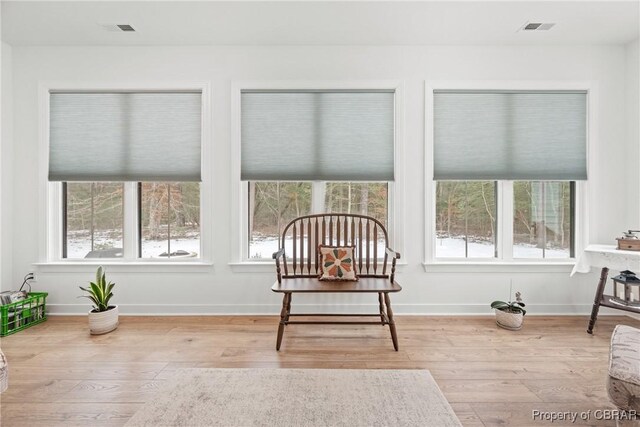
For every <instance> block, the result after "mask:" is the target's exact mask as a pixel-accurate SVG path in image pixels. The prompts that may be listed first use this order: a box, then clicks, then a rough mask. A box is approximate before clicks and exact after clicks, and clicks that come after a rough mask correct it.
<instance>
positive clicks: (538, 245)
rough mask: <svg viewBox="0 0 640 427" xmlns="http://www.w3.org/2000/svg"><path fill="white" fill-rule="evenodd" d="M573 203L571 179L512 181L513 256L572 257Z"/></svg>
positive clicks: (573, 184)
mask: <svg viewBox="0 0 640 427" xmlns="http://www.w3.org/2000/svg"><path fill="white" fill-rule="evenodd" d="M574 206H575V183H574V182H546V181H537V182H536V181H516V182H514V183H513V257H514V258H570V257H573V256H574V236H573V235H574V229H575V226H574V221H573V217H574Z"/></svg>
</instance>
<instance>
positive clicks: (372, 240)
mask: <svg viewBox="0 0 640 427" xmlns="http://www.w3.org/2000/svg"><path fill="white" fill-rule="evenodd" d="M381 243H384V246H382V248H380V249H379V248H378V245H379V244H381ZM318 245H335V246H355V247H356V254H355V267H356V272H357V274H358V277H359V279H360V280H359V281H357V282H331V281H320V280H319V279H318V276H319V275H320V265H319V264H320V262H319V252H318ZM389 258H390V259H391V268H390V272H389V268H388V264H389ZM273 259H275V261H276V273H277V277H278V280H277V281H276V283H275V284H274V285H273V287H272V288H271V290H272V291H274V292H280V293H282V294H284V295H283V298H282V310H281V312H280V324H279V326H278V337H277V341H276V350H280V344H281V343H282V337H283V334H284V328H285V326H286V325H293V324H298V325H303V324H304V325H309V324H316V325H322V324H324V325H336V324H343V325H383V326H384V325H389V330H390V332H391V339H392V341H393V347H394V348H395V350H396V351H398V335H397V333H396V325H395V321H394V320H393V311H392V309H391V301H390V298H389V294H390V293H391V292H399V291H400V290H402V287H401V286H400V285H399V284H397V283H396V282H395V271H396V261H397V260H398V259H400V254H399V253H397V252H394V251H393V250H391V249H390V248H389V237H388V235H387V230H386V229H385V227H384V225H382V223H381V222H380V221H378V220H376V219H374V218H371V217H369V216H365V215H357V214H342V213H341V214H318V215H306V216H302V217H299V218H296V219H294V220H293V221H291V222H290V223H289V224H288V225H287V226H286V227H285V228H284V231H283V232H282V236H281V239H280V249H279V250H278V252H275V253H274V254H273ZM323 292H352V293H373V294H378V305H379V313H375V314H342V313H331V314H294V313H291V299H292V296H293V294H295V293H323ZM300 316H305V317H322V316H330V317H336V316H349V317H359V316H373V317H379V318H380V320H379V321H334V320H327V321H317V320H298V321H294V320H289V319H290V318H291V317H300Z"/></svg>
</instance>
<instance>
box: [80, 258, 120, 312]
mask: <svg viewBox="0 0 640 427" xmlns="http://www.w3.org/2000/svg"><path fill="white" fill-rule="evenodd" d="M105 275H106V274H105V273H104V271H103V269H102V267H98V271H96V281H95V282H90V283H89V287H88V288H83V287H82V286H80V289H82V290H83V291H85V292H86V293H87V294H89V295H81V296H79V297H78V298H89V299H90V300H91V302H93V311H94V312H102V311H107V310H109V308H110V306H109V301H110V300H111V297H113V292H112V290H113V287H114V286H115V285H116V284H115V283H112V282H108V283H107V279H106V277H105Z"/></svg>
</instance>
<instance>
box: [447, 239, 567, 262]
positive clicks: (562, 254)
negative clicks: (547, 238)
mask: <svg viewBox="0 0 640 427" xmlns="http://www.w3.org/2000/svg"><path fill="white" fill-rule="evenodd" d="M468 249H469V258H493V256H494V251H495V248H494V246H493V243H490V242H482V241H474V242H469V246H468ZM513 257H514V258H542V249H539V248H536V247H535V246H534V245H527V244H524V243H518V244H515V245H514V246H513ZM545 257H546V258H569V250H568V249H564V250H563V249H547V250H545ZM436 258H464V238H463V237H445V238H436Z"/></svg>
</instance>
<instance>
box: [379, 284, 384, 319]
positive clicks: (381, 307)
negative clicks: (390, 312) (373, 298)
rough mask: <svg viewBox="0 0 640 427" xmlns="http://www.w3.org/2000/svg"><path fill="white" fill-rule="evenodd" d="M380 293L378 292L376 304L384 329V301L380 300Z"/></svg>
mask: <svg viewBox="0 0 640 427" xmlns="http://www.w3.org/2000/svg"><path fill="white" fill-rule="evenodd" d="M382 298H383V297H382V292H378V303H379V304H380V321H381V322H382V326H383V327H384V301H383V299H382Z"/></svg>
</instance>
